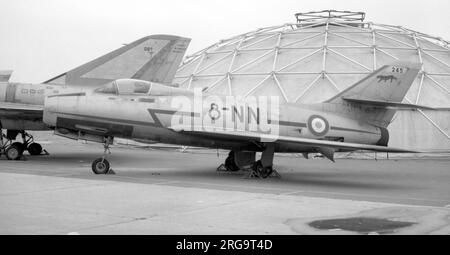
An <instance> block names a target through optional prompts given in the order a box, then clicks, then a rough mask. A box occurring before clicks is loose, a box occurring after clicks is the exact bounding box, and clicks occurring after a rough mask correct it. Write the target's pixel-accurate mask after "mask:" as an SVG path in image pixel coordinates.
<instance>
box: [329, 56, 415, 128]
mask: <svg viewBox="0 0 450 255" xmlns="http://www.w3.org/2000/svg"><path fill="white" fill-rule="evenodd" d="M420 69H421V65H420V64H418V63H409V62H400V61H398V62H395V63H392V64H390V65H385V66H383V67H381V68H380V69H378V70H376V71H374V72H373V73H371V74H370V75H368V76H367V77H365V78H364V79H362V80H360V81H359V82H357V83H355V84H354V85H353V86H350V87H349V88H347V89H345V90H344V91H342V92H341V93H339V94H337V95H336V96H334V97H332V98H331V99H329V100H327V101H326V103H334V104H349V105H352V106H357V107H355V108H354V111H355V112H358V116H359V118H360V119H363V120H365V121H367V122H369V123H371V124H373V125H376V126H379V127H387V126H388V125H389V124H390V123H391V121H392V118H393V117H394V114H395V111H396V108H399V107H406V108H421V107H420V106H416V105H412V104H403V103H402V101H403V99H404V98H405V96H406V93H407V92H408V90H409V88H410V87H411V85H412V84H413V83H414V80H415V79H416V77H417V74H418V73H419V71H420ZM422 108H423V107H422Z"/></svg>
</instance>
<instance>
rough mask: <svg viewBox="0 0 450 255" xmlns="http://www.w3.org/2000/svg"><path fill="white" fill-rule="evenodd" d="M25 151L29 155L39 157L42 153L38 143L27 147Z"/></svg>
mask: <svg viewBox="0 0 450 255" xmlns="http://www.w3.org/2000/svg"><path fill="white" fill-rule="evenodd" d="M27 150H28V153H30V155H39V154H41V152H42V146H41V145H40V144H38V143H32V144H30V145H28V148H27Z"/></svg>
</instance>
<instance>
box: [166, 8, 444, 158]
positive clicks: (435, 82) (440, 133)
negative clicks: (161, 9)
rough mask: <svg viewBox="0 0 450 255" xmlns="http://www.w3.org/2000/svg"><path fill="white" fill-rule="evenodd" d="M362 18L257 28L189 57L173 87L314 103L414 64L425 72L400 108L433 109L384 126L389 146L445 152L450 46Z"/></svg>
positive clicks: (326, 15) (305, 17) (330, 16)
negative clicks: (377, 73) (398, 63)
mask: <svg viewBox="0 0 450 255" xmlns="http://www.w3.org/2000/svg"><path fill="white" fill-rule="evenodd" d="M364 17H365V14H364V13H362V12H339V11H322V12H310V13H298V14H296V18H297V22H295V23H288V24H283V25H279V26H272V27H267V28H260V29H257V30H255V31H252V32H248V33H245V34H241V35H238V36H234V37H232V38H230V39H226V40H221V41H219V42H218V43H216V44H214V45H211V46H210V47H207V48H205V49H203V50H201V51H199V52H197V53H195V54H193V55H191V56H187V57H186V59H185V61H184V63H183V64H182V65H181V66H180V68H179V69H178V72H177V74H176V78H175V80H174V83H178V84H179V86H180V87H184V88H190V89H192V88H196V87H201V88H204V89H205V90H206V91H208V92H211V93H218V94H226V95H245V96H249V95H278V96H280V98H281V99H282V100H284V101H285V102H291V103H317V102H322V101H324V100H326V99H329V98H330V97H332V96H334V95H335V94H337V93H338V92H340V91H342V90H344V89H345V88H347V87H349V86H351V85H352V84H354V83H355V82H357V81H358V80H360V79H362V78H363V77H365V76H366V75H368V74H369V73H371V72H373V71H374V70H375V69H377V68H379V67H381V66H382V65H385V64H389V63H392V62H393V61H395V60H406V61H414V62H419V63H422V64H423V67H422V70H421V72H420V73H419V75H418V77H417V79H416V81H415V83H414V84H413V85H412V87H411V89H410V90H409V92H408V94H407V96H406V98H405V102H407V103H414V104H419V105H424V106H431V107H435V108H438V110H436V111H431V110H430V111H428V110H427V111H425V110H417V111H412V110H400V111H398V113H397V115H396V117H395V119H394V121H393V123H392V124H391V125H390V126H389V130H390V133H391V140H390V143H389V145H390V146H402V147H408V148H420V149H429V150H448V149H450V135H449V134H450V132H449V131H450V121H449V119H450V118H449V117H450V114H449V113H450V111H449V109H450V46H449V42H447V41H445V40H443V39H442V38H439V37H433V36H429V35H426V34H424V33H420V32H417V31H413V30H410V29H407V28H404V27H402V26H392V25H383V24H376V23H373V22H366V21H364Z"/></svg>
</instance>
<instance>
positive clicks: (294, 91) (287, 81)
mask: <svg viewBox="0 0 450 255" xmlns="http://www.w3.org/2000/svg"><path fill="white" fill-rule="evenodd" d="M318 76H319V75H318V74H301V75H291V74H285V75H282V74H278V75H277V79H278V81H279V82H280V85H281V87H282V88H283V90H284V91H285V93H286V97H287V98H288V101H289V102H295V100H296V99H297V97H298V96H299V95H300V94H301V93H302V92H303V91H304V90H305V89H306V88H307V87H308V86H309V85H310V84H311V83H313V82H314V81H315V80H316V79H317V77H318Z"/></svg>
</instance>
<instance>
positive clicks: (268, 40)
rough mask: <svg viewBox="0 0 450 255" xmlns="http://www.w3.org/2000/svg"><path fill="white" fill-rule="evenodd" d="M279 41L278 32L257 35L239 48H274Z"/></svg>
mask: <svg viewBox="0 0 450 255" xmlns="http://www.w3.org/2000/svg"><path fill="white" fill-rule="evenodd" d="M277 41H278V34H273V35H269V36H260V37H255V38H253V39H251V40H247V41H244V42H242V44H241V45H240V46H239V49H246V50H251V49H265V48H273V46H274V45H276V44H277Z"/></svg>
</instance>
